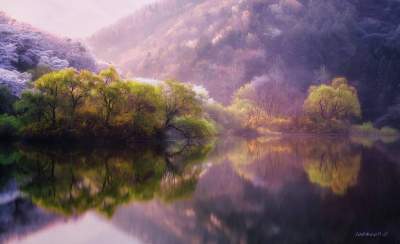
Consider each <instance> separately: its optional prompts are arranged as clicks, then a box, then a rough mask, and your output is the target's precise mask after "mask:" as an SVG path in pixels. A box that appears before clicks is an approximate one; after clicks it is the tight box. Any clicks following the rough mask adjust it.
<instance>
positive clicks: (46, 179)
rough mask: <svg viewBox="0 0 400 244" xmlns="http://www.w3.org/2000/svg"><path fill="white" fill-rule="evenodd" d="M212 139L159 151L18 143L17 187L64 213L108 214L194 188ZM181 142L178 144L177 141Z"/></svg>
mask: <svg viewBox="0 0 400 244" xmlns="http://www.w3.org/2000/svg"><path fill="white" fill-rule="evenodd" d="M212 145H213V144H210V143H202V144H196V145H185V146H184V148H183V149H182V150H180V149H179V150H176V149H173V150H170V151H169V152H165V153H164V152H160V151H159V150H154V149H152V148H144V149H137V150H118V149H113V150H111V149H89V150H82V149H78V150H61V149H54V148H47V149H43V147H41V148H28V147H20V148H19V153H20V155H21V159H20V160H18V164H17V165H18V171H17V172H18V174H19V175H18V179H19V180H20V182H21V183H22V184H21V185H22V187H21V191H22V192H23V193H24V194H25V195H27V196H28V197H30V198H31V199H32V201H33V202H34V203H35V204H37V205H39V206H40V207H43V208H46V209H48V210H51V211H53V212H56V213H61V214H64V215H67V216H70V215H79V214H82V213H84V212H85V211H88V210H97V211H98V212H100V213H102V214H104V215H106V216H112V215H113V213H114V211H115V210H116V208H117V207H118V206H120V205H121V204H125V203H129V202H131V201H148V200H151V199H154V198H158V199H161V200H163V201H167V202H168V201H173V200H174V199H181V198H184V197H188V196H190V195H191V194H192V192H193V191H194V189H195V186H196V184H197V178H198V176H199V175H200V173H201V171H202V168H201V167H199V166H198V165H196V161H197V160H198V159H199V158H204V157H205V156H206V155H207V154H208V153H209V152H210V151H211V150H212V148H213V147H212ZM178 147H179V146H178Z"/></svg>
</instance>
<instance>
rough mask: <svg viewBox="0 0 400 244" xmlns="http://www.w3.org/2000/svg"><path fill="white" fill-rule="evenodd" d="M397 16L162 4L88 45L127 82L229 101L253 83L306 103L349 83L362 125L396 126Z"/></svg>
mask: <svg viewBox="0 0 400 244" xmlns="http://www.w3.org/2000/svg"><path fill="white" fill-rule="evenodd" d="M399 11H400V2H399V1H397V0H381V1H374V0H363V1H361V0H347V1H343V0H224V1H213V0H199V1H194V0H165V1H162V2H160V3H158V4H153V5H150V6H147V7H145V8H144V9H142V10H140V11H137V12H136V13H134V14H132V15H131V16H128V17H126V18H124V19H122V20H120V21H119V22H118V23H116V24H115V25H113V26H110V27H108V28H105V29H103V30H101V31H100V32H98V33H96V34H94V35H93V36H92V37H91V38H90V39H89V40H88V43H89V44H90V45H91V47H92V48H93V51H94V52H95V54H96V55H97V56H98V57H100V58H102V59H105V60H109V61H113V62H114V63H115V64H116V65H118V66H119V67H121V68H122V69H123V71H124V72H125V73H126V74H129V75H134V76H144V77H151V78H157V79H163V78H177V79H179V80H183V81H188V82H193V83H196V84H203V85H205V86H206V87H207V88H208V90H210V93H211V95H212V96H213V97H214V98H216V99H217V100H220V101H223V102H229V101H230V100H231V98H232V94H233V93H234V92H235V91H236V90H237V89H238V88H239V87H241V86H242V85H243V84H245V83H249V82H253V83H254V84H255V85H256V86H257V87H258V88H259V89H270V87H271V85H269V84H271V83H274V84H278V86H273V87H278V89H274V90H271V92H273V93H282V94H291V96H293V94H297V95H296V96H299V97H301V96H304V95H305V94H306V92H307V89H308V87H309V86H310V85H312V84H319V83H326V82H328V81H329V80H331V79H332V78H333V77H336V76H346V77H347V78H348V79H349V80H350V83H351V85H354V86H355V87H356V88H357V90H358V92H359V96H360V100H361V106H362V111H363V118H364V119H366V120H374V121H375V122H376V123H377V124H379V125H380V126H382V125H392V126H397V127H398V126H399V124H400V79H399V78H400V49H399V47H400V26H399V23H400V18H399V15H398V13H399ZM279 88H281V89H279ZM288 90H289V91H288ZM293 98H295V97H293ZM299 100H300V101H302V99H299ZM293 101H294V102H293V105H295V101H296V99H294V100H293ZM300 105H301V104H300Z"/></svg>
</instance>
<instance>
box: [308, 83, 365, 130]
mask: <svg viewBox="0 0 400 244" xmlns="http://www.w3.org/2000/svg"><path fill="white" fill-rule="evenodd" d="M304 111H305V112H306V114H307V115H308V116H309V117H310V118H311V119H312V120H313V121H315V122H330V121H341V122H348V121H350V120H351V119H354V118H359V117H361V108H360V102H359V100H358V95H357V90H356V88H354V87H353V86H350V85H349V84H348V81H347V79H346V78H344V77H339V78H335V79H333V80H332V83H331V84H330V85H325V84H322V85H319V86H311V87H310V89H309V91H308V97H307V99H306V100H305V102H304Z"/></svg>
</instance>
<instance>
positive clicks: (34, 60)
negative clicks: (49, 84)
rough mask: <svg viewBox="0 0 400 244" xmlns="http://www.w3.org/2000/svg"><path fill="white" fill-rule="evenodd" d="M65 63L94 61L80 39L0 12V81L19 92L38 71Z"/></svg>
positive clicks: (91, 66) (87, 66) (89, 63)
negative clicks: (41, 27) (43, 28)
mask: <svg viewBox="0 0 400 244" xmlns="http://www.w3.org/2000/svg"><path fill="white" fill-rule="evenodd" d="M66 67H75V68H77V69H89V70H95V69H96V62H95V60H94V59H93V57H92V56H91V55H90V53H89V52H88V51H87V50H86V48H85V47H84V46H83V45H82V44H81V43H79V42H76V41H72V40H70V39H61V38H57V37H55V36H52V35H51V34H47V33H44V32H41V31H40V30H38V29H35V28H34V27H32V26H30V25H26V24H22V23H19V22H17V21H16V20H14V19H12V18H10V17H8V16H6V15H5V14H4V13H2V12H0V85H5V86H6V87H8V88H9V89H10V90H11V91H12V92H13V93H15V94H19V93H21V91H22V90H23V89H24V87H25V84H26V82H28V81H30V80H31V79H35V78H37V77H35V76H37V75H39V73H41V72H45V70H59V69H63V68H66Z"/></svg>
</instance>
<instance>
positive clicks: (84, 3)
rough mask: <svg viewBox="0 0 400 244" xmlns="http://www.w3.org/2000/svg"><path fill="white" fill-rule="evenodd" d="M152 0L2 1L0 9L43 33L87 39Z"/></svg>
mask: <svg viewBox="0 0 400 244" xmlns="http://www.w3.org/2000/svg"><path fill="white" fill-rule="evenodd" d="M153 1H154V0H118V1H109V0H69V1H65V0H40V1H32V0H1V1H0V10H1V11H4V12H6V13H7V14H8V15H10V16H11V17H13V18H16V19H17V20H20V21H23V22H26V23H29V24H31V25H33V26H35V27H38V28H40V29H43V30H45V31H48V32H51V33H54V34H58V35H62V36H68V37H73V38H80V37H86V36H88V35H90V34H92V33H93V32H95V31H96V30H98V29H100V28H102V27H104V26H107V25H110V24H112V23H113V22H115V21H117V20H118V19H119V18H121V17H123V16H125V15H128V14H130V13H132V12H134V10H135V9H137V8H138V7H140V6H143V5H144V4H146V3H150V2H153Z"/></svg>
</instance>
